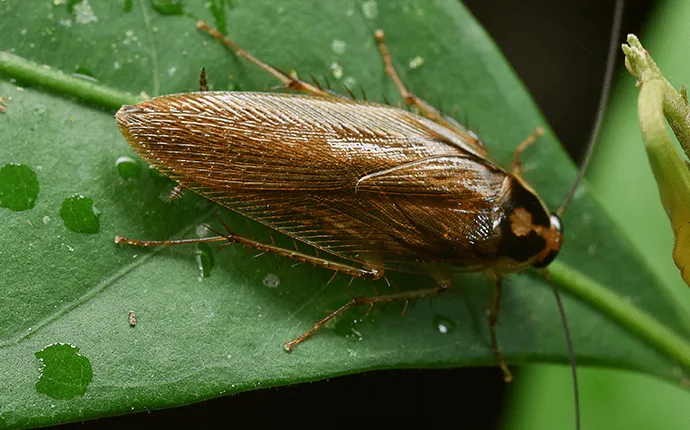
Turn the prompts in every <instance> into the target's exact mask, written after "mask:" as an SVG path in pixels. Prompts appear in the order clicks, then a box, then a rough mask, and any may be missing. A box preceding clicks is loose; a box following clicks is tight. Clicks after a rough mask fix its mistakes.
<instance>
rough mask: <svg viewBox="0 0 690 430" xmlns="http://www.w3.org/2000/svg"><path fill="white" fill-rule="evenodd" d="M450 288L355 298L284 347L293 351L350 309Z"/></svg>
mask: <svg viewBox="0 0 690 430" xmlns="http://www.w3.org/2000/svg"><path fill="white" fill-rule="evenodd" d="M449 288H450V285H449V284H445V283H444V284H439V285H437V286H436V287H435V288H426V289H423V290H415V291H405V292H401V293H394V294H386V295H382V296H371V297H364V296H356V297H353V298H352V300H350V301H349V302H347V303H345V304H344V305H342V306H341V307H340V308H338V309H336V310H335V311H333V312H331V313H330V314H328V315H327V316H326V317H325V318H323V319H322V320H321V321H319V322H317V323H316V324H314V327H312V328H311V329H309V330H307V331H306V332H304V333H302V334H301V335H299V336H298V337H296V338H294V339H292V340H291V341H289V342H285V344H284V345H283V347H284V348H285V350H286V351H292V350H293V348H294V347H295V346H296V345H297V344H298V343H301V342H304V341H305V340H307V339H308V338H309V337H311V336H312V335H313V334H314V333H316V331H317V330H319V329H320V328H321V327H323V326H324V325H325V324H326V323H328V321H330V320H332V319H334V318H336V317H337V316H339V315H340V314H342V313H344V312H345V311H347V310H348V309H350V308H354V307H356V306H362V305H368V306H369V310H371V308H372V307H373V306H374V305H377V304H382V303H391V302H397V301H400V300H403V301H406V302H407V301H409V300H414V299H422V298H425V297H433V296H437V295H439V294H441V293H442V292H444V291H447V290H448V289H449Z"/></svg>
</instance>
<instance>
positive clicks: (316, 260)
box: [115, 220, 384, 280]
mask: <svg viewBox="0 0 690 430" xmlns="http://www.w3.org/2000/svg"><path fill="white" fill-rule="evenodd" d="M221 223H222V224H223V226H224V227H225V229H226V230H227V233H226V234H220V233H218V232H217V231H216V233H218V236H211V237H200V238H195V239H172V240H137V239H128V238H125V237H122V236H120V235H117V236H116V237H115V243H116V244H118V245H119V244H127V245H133V246H143V247H146V248H148V247H152V246H171V245H184V244H190V243H210V242H225V243H224V244H223V245H229V244H231V243H239V244H240V245H245V246H248V247H250V248H253V249H256V250H258V251H261V252H262V253H267V252H270V253H273V254H277V255H281V256H283V257H288V258H291V259H293V260H297V261H298V263H310V264H313V265H314V266H318V267H323V268H325V269H330V270H335V271H337V272H340V273H345V274H347V275H351V276H353V277H356V278H368V279H374V280H376V279H380V278H381V277H382V276H383V273H384V271H383V269H381V268H378V267H374V266H368V267H363V268H359V267H355V266H350V265H348V264H345V263H341V262H338V261H331V260H328V259H325V258H320V257H315V256H313V255H309V254H305V253H303V252H299V251H293V250H291V249H287V248H281V247H279V246H276V245H268V244H265V243H261V242H259V241H257V240H253V239H247V238H246V237H242V236H240V235H237V234H235V233H233V232H232V231H231V230H230V229H229V227H228V226H227V224H225V223H224V222H223V221H222V220H221Z"/></svg>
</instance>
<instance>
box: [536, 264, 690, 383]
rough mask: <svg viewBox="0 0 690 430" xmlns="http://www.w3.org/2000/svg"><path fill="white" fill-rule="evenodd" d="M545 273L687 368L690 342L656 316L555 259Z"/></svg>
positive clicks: (688, 366) (689, 356) (689, 358)
mask: <svg viewBox="0 0 690 430" xmlns="http://www.w3.org/2000/svg"><path fill="white" fill-rule="evenodd" d="M549 273H551V276H552V277H553V279H554V281H555V282H557V283H558V284H559V285H560V286H561V288H563V289H564V290H567V291H568V292H570V293H572V294H573V295H576V296H578V297H580V298H582V299H584V300H585V301H586V302H588V303H590V304H592V305H593V306H594V307H596V308H597V309H600V310H602V311H603V312H605V313H606V315H607V316H608V317H610V318H611V319H612V320H614V321H617V322H618V323H619V324H620V325H622V326H623V327H625V328H627V329H629V330H630V331H632V332H633V333H635V334H636V335H638V336H639V337H640V338H641V339H642V340H644V341H646V342H647V343H648V344H650V345H652V346H654V347H655V348H656V349H657V350H659V351H661V353H662V354H663V355H664V356H665V357H668V358H670V359H672V360H674V361H676V362H677V363H678V364H680V365H681V366H682V367H683V368H685V369H686V370H687V371H690V343H688V341H687V340H686V339H684V338H683V337H681V336H680V335H678V334H677V333H675V332H674V331H673V330H671V329H669V328H668V327H666V326H665V325H664V324H662V323H661V322H660V321H659V320H657V319H656V318H654V317H652V316H651V315H649V314H648V313H647V312H645V311H643V310H642V309H640V308H638V307H637V306H635V305H633V304H631V303H630V302H628V301H626V300H624V299H623V298H622V297H621V296H619V295H617V294H616V293H614V292H613V291H611V290H610V289H607V288H606V287H604V286H603V285H602V284H600V283H599V282H597V281H595V280H594V279H591V278H589V277H587V276H585V275H583V274H582V273H581V272H578V271H576V270H573V269H572V268H571V267H569V266H566V265H565V264H563V263H561V262H559V261H554V262H553V263H551V265H550V266H549Z"/></svg>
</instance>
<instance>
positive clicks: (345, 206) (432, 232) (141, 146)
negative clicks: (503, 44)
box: [117, 92, 506, 270]
mask: <svg viewBox="0 0 690 430" xmlns="http://www.w3.org/2000/svg"><path fill="white" fill-rule="evenodd" d="M117 120H118V123H119V125H120V128H121V130H122V132H123V134H124V135H125V137H126V138H127V140H128V142H129V143H130V145H132V147H133V148H134V149H135V150H136V151H137V153H138V154H139V155H140V156H141V157H142V158H144V159H145V160H146V161H148V162H149V163H151V164H152V165H154V166H155V167H156V168H157V169H159V170H160V171H162V172H163V173H165V174H167V175H168V176H170V177H171V178H172V179H174V180H176V181H179V182H180V183H181V184H182V185H183V186H184V187H186V188H189V189H191V190H193V191H196V192H198V193H200V194H201V195H203V196H205V197H207V198H209V199H211V200H214V201H216V202H218V203H220V204H221V205H223V206H226V207H228V208H230V209H233V210H235V211H237V212H239V213H240V214H242V215H244V216H247V217H249V218H252V219H254V220H256V221H259V222H261V223H264V224H266V225H268V226H270V227H272V228H274V229H276V230H278V231H281V232H282V233H285V234H286V235H288V236H291V237H293V238H295V239H298V240H300V241H302V242H305V243H308V244H309V245H312V246H314V247H316V248H319V249H322V250H325V251H327V252H329V253H331V254H333V255H336V256H339V257H343V258H347V259H350V260H354V261H358V262H361V263H364V264H371V263H372V262H374V261H376V262H383V263H384V264H385V263H386V262H391V263H398V262H401V263H408V262H422V263H424V262H444V261H446V262H453V263H456V264H459V265H461V266H463V265H464V266H466V267H471V269H470V270H477V268H482V267H483V266H484V265H491V264H493V262H492V261H481V260H478V259H477V255H476V252H475V250H476V246H477V245H476V243H477V242H481V241H482V239H486V240H485V246H487V247H491V246H494V245H492V244H491V243H489V242H487V241H488V240H489V239H491V238H489V237H488V235H489V234H490V233H491V232H492V231H493V230H494V228H495V225H492V223H493V222H494V220H493V219H492V218H491V217H489V216H486V214H491V213H492V211H494V207H495V205H496V202H497V201H498V200H500V198H501V197H502V193H504V192H505V191H504V181H505V178H506V172H505V170H503V169H502V168H501V167H500V166H499V165H498V164H497V163H495V162H494V161H493V160H492V159H491V158H490V157H489V156H488V155H487V154H486V152H485V150H484V148H483V146H482V145H481V144H478V142H468V141H467V139H466V138H465V136H464V135H462V134H459V133H454V132H453V131H452V130H449V129H448V128H445V127H442V126H439V125H438V124H436V123H434V122H432V121H429V120H427V119H425V118H423V117H420V116H417V115H414V114H411V113H409V112H406V111H403V110H400V109H396V108H393V107H389V106H384V105H376V104H371V103H366V102H354V101H348V100H343V99H337V98H332V99H323V98H314V97H305V96H296V95H287V94H268V93H236V92H235V93H227V92H225V93H222V92H202V93H186V94H178V95H172V96H164V97H158V98H155V99H152V100H149V101H146V102H143V103H140V104H138V105H136V106H134V107H124V108H123V109H121V110H120V111H119V112H118V114H117ZM444 238H445V239H444ZM447 239H450V240H447ZM450 248H452V251H453V253H452V255H450V254H449V249H450Z"/></svg>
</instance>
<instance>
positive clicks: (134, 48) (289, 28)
mask: <svg viewBox="0 0 690 430" xmlns="http://www.w3.org/2000/svg"><path fill="white" fill-rule="evenodd" d="M29 3H31V4H29ZM56 3H57V5H55V4H56ZM62 3H63V2H46V3H44V4H42V5H41V6H40V7H37V6H36V4H35V3H33V2H23V1H19V0H6V1H4V2H2V3H0V13H2V16H3V17H4V18H5V19H3V20H2V21H0V34H2V35H3V37H2V38H1V39H0V50H5V51H9V52H10V53H12V54H15V55H18V56H20V57H23V58H25V59H27V60H30V61H33V62H36V63H40V64H46V65H49V66H50V67H51V68H52V70H53V72H55V71H62V72H64V73H65V74H66V75H59V74H51V73H53V72H49V71H46V70H45V69H36V68H32V67H31V65H30V64H26V63H24V62H20V63H17V64H18V65H17V64H14V66H12V67H10V65H9V63H10V62H11V61H10V60H8V59H9V58H11V57H10V56H9V55H5V56H3V57H0V68H2V70H5V73H6V77H5V78H4V80H1V81H0V96H6V97H8V102H7V112H6V113H5V114H0V129H2V130H3V139H4V141H5V142H6V143H5V144H4V145H2V146H0V168H2V166H4V165H6V164H10V163H14V164H21V165H24V166H27V167H28V168H29V169H31V171H33V172H34V173H35V175H36V178H37V181H38V183H39V185H40V192H39V193H38V196H37V198H36V200H35V205H34V207H33V208H31V209H26V210H22V211H16V210H11V209H9V208H0V211H2V212H0V214H2V216H1V217H0V223H1V224H0V227H2V228H1V229H0V231H2V233H0V255H1V256H2V258H3V265H2V267H3V269H5V270H4V271H3V273H2V277H0V295H1V296H2V297H3V300H2V301H1V302H0V423H1V424H3V425H6V426H10V427H19V426H37V425H46V424H54V423H58V422H65V421H75V420H83V419H87V418H93V417H97V416H104V415H114V414H121V413H126V412H131V411H137V410H145V409H152V408H163V407H168V406H174V405H181V404H185V403H191V402H196V401H200V400H203V399H207V398H211V397H216V396H219V395H223V394H229V393H234V392H239V391H245V390H250V389H254V388H259V387H266V386H271V385H280V384H287V383H296V382H300V381H308V380H314V379H319V378H325V377H329V376H334V375H340V374H346V373H353V372H359V371H363V370H369V369H379V368H391V367H411V366H414V367H434V366H444V367H446V366H463V365H478V364H482V365H494V364H495V362H494V358H493V355H492V354H491V351H490V348H489V340H488V327H487V324H486V313H485V307H486V306H487V305H488V304H489V302H490V297H491V293H492V285H491V283H490V282H489V281H488V280H487V279H485V278H484V277H483V276H480V275H466V276H457V277H456V278H454V286H455V288H454V289H453V291H451V292H449V293H447V294H446V295H445V296H443V297H441V298H439V299H438V300H434V301H433V302H432V303H429V302H428V301H423V302H419V303H413V304H411V306H410V309H408V311H407V314H406V316H405V317H404V318H401V317H400V313H401V311H402V304H397V305H396V304H392V305H386V306H380V307H377V308H374V310H373V311H372V313H371V314H370V315H369V316H368V317H367V318H362V317H363V312H364V310H362V312H352V313H351V314H349V315H345V316H344V317H343V318H341V319H340V320H339V321H338V322H337V323H336V324H334V325H333V326H332V327H328V328H325V329H323V330H322V331H321V332H319V333H317V335H315V336H314V337H313V338H311V339H309V340H308V341H307V342H305V343H304V344H302V345H299V346H298V347H297V348H296V350H295V351H294V352H293V353H292V354H287V353H285V352H284V351H283V349H282V343H283V342H284V341H286V340H289V339H291V338H293V337H295V336H296V335H299V334H300V333H302V332H303V331H305V330H306V329H308V328H310V327H311V326H312V324H313V323H314V322H316V321H317V320H318V319H320V318H322V317H323V316H324V315H325V314H326V313H327V312H329V311H332V310H334V309H335V308H337V307H338V306H339V305H341V304H342V303H344V302H345V301H347V300H348V295H347V292H346V291H347V290H348V282H349V279H345V278H344V277H343V278H341V277H337V278H336V279H335V281H334V282H332V283H331V284H328V280H329V278H330V276H331V273H330V272H328V271H325V270H322V269H318V268H314V267H311V266H298V267H292V266H293V262H292V261H286V260H285V259H282V258H278V257H275V256H271V255H267V256H262V257H261V258H254V255H253V253H251V252H248V251H246V250H243V249H241V248H237V247H232V246H230V247H226V248H225V249H224V250H223V251H222V252H216V250H215V249H213V248H212V249H211V253H212V257H210V254H209V250H208V249H198V248H196V247H191V249H190V248H184V247H179V248H177V249H156V250H142V249H136V248H117V247H116V246H115V245H114V244H113V242H112V240H113V238H114V237H115V235H117V234H122V235H126V236H128V237H134V238H142V239H162V238H167V237H172V236H186V237H193V236H194V234H195V233H196V232H197V231H198V232H199V233H203V231H199V230H203V228H200V225H201V224H203V223H205V222H208V221H209V220H211V219H212V217H211V213H212V212H214V211H215V210H216V208H215V207H214V206H212V205H211V204H209V203H208V202H206V201H205V200H203V199H201V198H198V197H196V196H193V195H185V196H183V197H182V198H181V199H179V200H177V201H175V202H174V203H168V202H167V194H168V192H169V190H170V188H171V186H172V184H171V183H170V182H169V181H167V180H166V179H162V178H161V177H160V176H159V175H158V174H156V173H155V172H154V171H151V170H150V169H148V168H147V167H146V166H145V165H143V162H142V161H141V160H138V159H137V158H136V156H135V155H134V154H133V152H132V151H131V150H130V149H129V147H128V146H127V145H126V143H125V141H124V138H122V136H121V135H120V133H119V131H118V129H117V127H116V125H115V121H114V119H113V118H112V113H113V111H114V109H116V107H117V106H113V101H116V100H132V99H133V97H131V96H127V95H126V94H121V93H127V92H128V93H131V94H140V93H141V92H145V93H146V94H148V95H158V94H167V93H174V92H184V91H190V90H195V89H197V88H198V72H199V69H200V68H201V67H202V66H205V67H206V70H207V73H208V76H209V81H210V84H211V86H212V89H215V90H226V89H233V90H237V89H240V90H261V89H265V88H270V87H272V86H274V85H275V84H276V82H275V81H274V80H272V79H271V77H270V76H268V75H266V74H264V73H262V72H261V71H259V70H257V69H256V68H254V67H252V66H251V65H248V64H246V63H245V62H243V61H241V60H239V59H237V58H236V57H234V56H233V55H230V54H228V53H227V52H226V51H225V49H224V48H223V47H222V46H220V45H219V44H217V43H216V42H215V41H213V40H211V39H210V38H208V37H207V36H206V35H204V34H199V33H197V32H196V31H195V29H194V25H195V21H196V19H197V18H202V19H205V20H207V21H209V22H211V23H212V24H215V25H220V26H221V28H220V30H221V31H224V32H225V33H227V34H229V35H230V36H232V37H233V39H234V40H235V41H236V42H237V43H238V44H239V45H240V46H242V47H244V48H246V49H247V50H249V51H251V52H253V53H255V54H257V55H258V56H259V57H260V58H264V59H266V60H267V61H268V62H269V63H271V64H273V65H275V66H276V67H278V68H280V69H284V70H291V69H293V68H294V69H296V70H297V71H298V72H300V73H301V74H302V75H303V76H308V75H309V74H310V73H311V74H312V75H314V76H315V77H316V78H317V79H318V80H319V81H321V82H324V79H325V78H328V80H329V81H331V82H333V83H335V84H336V89H338V88H339V85H340V84H341V83H345V84H347V85H348V86H349V87H353V86H354V87H355V88H357V87H359V86H361V87H362V88H364V89H365V90H366V93H367V94H368V96H369V98H373V97H377V98H378V99H381V97H382V96H383V95H385V96H386V97H387V98H388V99H390V100H397V94H396V92H395V88H394V86H393V85H392V83H391V82H390V81H389V79H387V77H386V75H385V73H384V71H383V68H382V65H381V61H380V58H379V56H378V53H377V50H376V46H375V44H374V41H373V37H372V34H373V30H374V29H376V28H383V29H385V30H386V32H387V41H388V45H389V48H390V50H391V54H392V55H393V57H394V62H395V64H396V66H397V67H398V68H399V71H400V73H401V75H402V78H403V79H404V80H405V82H406V83H407V84H408V86H409V87H410V88H411V89H412V90H414V91H415V92H417V93H418V94H420V95H423V96H424V97H425V98H427V99H428V100H429V101H430V102H431V103H433V104H436V105H438V104H439V102H440V104H442V105H443V106H445V107H447V109H448V110H450V107H451V106H453V105H457V107H458V112H459V113H458V114H457V116H458V118H463V117H464V116H465V114H467V115H468V116H469V118H470V119H471V122H470V124H469V125H470V126H472V127H474V128H478V129H479V130H481V135H482V138H483V139H484V140H485V142H486V143H487V145H488V147H490V148H493V149H495V154H496V157H497V158H498V159H500V160H502V161H506V162H508V161H509V160H510V157H511V154H512V150H513V149H514V148H515V147H516V146H517V144H518V143H519V142H520V141H521V140H522V139H524V138H525V137H526V136H528V135H529V134H530V133H531V132H532V131H533V130H534V129H535V128H536V127H538V126H544V125H545V121H544V119H543V118H542V117H541V115H540V114H539V112H538V110H537V108H536V107H535V105H534V103H533V102H532V101H531V99H530V98H529V95H528V94H527V93H526V91H525V89H524V87H523V86H522V84H520V82H519V81H518V80H517V79H516V77H515V75H514V73H513V71H512V70H511V69H510V67H509V66H508V65H507V64H506V62H505V60H504V59H503V58H502V57H501V55H500V54H499V53H498V51H497V50H496V48H495V46H494V44H493V43H492V42H491V41H490V39H489V38H488V37H487V35H486V34H485V33H484V31H483V30H482V29H481V28H479V27H478V25H477V24H476V22H475V21H474V20H473V19H472V17H471V16H470V15H469V14H468V12H467V11H466V10H465V9H464V8H463V7H462V5H460V4H459V3H458V2H455V1H451V0H441V1H438V2H433V3H432V2H428V3H427V2H406V3H402V7H401V6H400V5H401V4H400V3H397V2H384V1H379V2H374V1H371V0H369V1H364V2H319V1H313V2H306V1H302V0H291V1H284V2H280V3H279V5H278V4H276V2H273V1H270V0H262V1H257V0H253V1H251V2H249V1H239V0H238V1H234V2H232V3H230V2H221V1H212V2H210V3H209V4H210V5H212V6H213V7H210V8H208V9H207V8H206V7H205V2H202V1H188V2H171V3H175V4H177V3H179V4H180V5H181V8H182V12H181V13H180V14H176V13H177V9H176V8H172V9H170V8H163V9H161V7H160V4H161V3H165V2H154V3H157V6H156V8H154V7H152V6H151V3H149V2H144V1H141V0H140V1H134V2H127V1H125V2H98V3H96V2H92V3H88V2H86V1H82V2H80V3H74V2H69V5H67V4H62ZM64 3H67V2H64ZM73 3H74V4H73ZM161 11H162V12H163V13H161ZM171 11H172V12H171ZM223 23H226V24H223ZM221 24H222V25H221ZM420 59H421V60H422V61H421V62H420ZM420 64H421V65H420ZM15 66H16V67H15ZM73 72H75V73H79V76H83V75H89V76H90V78H89V79H92V80H93V79H96V80H97V81H98V85H93V84H92V83H91V82H90V81H84V82H81V81H78V80H73V79H70V78H69V77H68V75H69V74H71V73H73ZM79 76H77V78H79V79H82V78H81V77H79ZM44 78H45V79H44ZM48 78H50V79H48ZM80 83H84V84H85V85H80ZM39 84H40V85H39ZM353 84H354V85H353ZM84 88H90V90H89V91H86V92H85V91H84ZM79 100H82V101H86V103H82V102H80V101H79ZM128 103H129V102H128ZM108 109H111V111H108ZM122 157H127V158H128V159H130V160H134V161H133V162H134V163H136V164H135V166H136V167H134V166H132V165H131V162H132V161H126V162H127V163H130V164H129V165H127V166H122V163H123V158H122ZM125 160H126V159H125ZM523 160H524V162H525V168H526V169H528V170H529V173H528V175H527V176H528V179H529V180H530V181H531V183H532V184H533V185H534V187H535V189H536V190H537V191H538V192H539V194H540V195H541V196H542V198H543V199H544V200H545V202H546V203H547V205H548V206H549V207H551V208H554V209H555V208H557V207H558V206H559V204H560V202H561V200H562V198H563V197H564V196H565V195H566V193H567V191H568V188H569V187H570V184H571V183H572V181H573V179H574V177H575V168H574V166H573V165H572V163H571V162H570V161H569V160H568V157H567V156H566V155H565V153H564V152H563V151H562V150H561V149H560V146H559V145H558V144H557V142H556V140H555V139H554V137H553V133H549V135H548V137H546V138H543V139H541V140H540V141H539V142H538V144H537V145H535V147H534V149H532V150H530V151H529V153H528V154H525V156H524V157H523ZM75 195H77V196H83V198H86V199H90V201H91V202H93V203H89V205H86V206H88V209H93V208H94V207H95V208H97V212H95V211H92V212H91V214H92V215H93V217H95V218H96V219H95V222H96V223H97V224H98V231H97V232H94V231H93V230H94V229H93V228H88V229H86V230H88V231H87V232H82V233H79V232H76V231H75V229H70V227H69V224H70V222H75V221H76V222H77V224H79V223H80V222H82V221H80V220H89V221H88V222H89V224H88V225H89V226H91V227H93V224H91V223H93V222H94V219H93V217H86V218H80V217H79V216H76V217H72V218H71V221H67V220H63V219H62V218H61V208H62V207H63V205H64V204H65V203H64V202H65V201H66V200H68V199H73V196H75ZM81 206H82V208H83V206H84V205H81ZM223 218H224V219H226V220H227V221H228V222H229V223H230V225H232V226H233V229H235V230H237V231H239V232H242V233H244V234H247V235H255V236H256V237H257V238H261V239H264V240H270V239H269V238H268V236H267V232H266V230H265V229H262V228H260V227H258V226H254V225H252V224H250V223H249V222H248V221H246V220H244V219H242V218H241V217H238V216H234V215H230V214H226V213H224V212H223ZM83 222H86V221H83ZM564 223H565V226H566V243H565V246H564V249H563V251H562V255H561V256H560V258H559V260H558V262H557V263H556V264H554V265H553V266H552V272H553V275H554V278H555V279H556V280H557V281H558V283H559V285H560V286H561V288H562V289H564V290H565V292H566V294H565V307H566V311H567V313H568V317H569V321H570V326H571V330H572V335H573V342H574V344H575V348H576V353H577V356H578V360H579V361H580V363H582V364H596V365H600V366H615V367H620V368H626V369H632V370H636V371H641V372H646V373H649V374H653V375H657V376H660V377H663V378H666V379H668V380H671V381H676V382H679V381H681V380H683V378H684V375H685V373H686V372H687V371H688V370H690V362H689V361H688V360H689V359H688V357H690V354H689V353H688V351H689V348H690V346H689V345H688V342H687V337H688V333H689V331H690V327H689V326H688V315H687V314H686V313H684V312H683V311H682V308H680V307H678V306H677V305H676V304H675V303H674V301H673V300H672V298H671V297H670V296H669V295H668V294H667V291H666V288H665V287H664V285H663V284H662V282H661V281H659V280H658V279H657V278H656V277H655V276H654V274H653V273H652V272H651V271H650V270H649V269H648V268H647V266H646V263H645V262H644V261H642V260H640V258H639V257H638V256H637V254H636V252H635V251H634V250H633V248H632V247H631V246H630V244H629V243H628V241H627V239H626V238H625V237H623V236H622V235H621V234H619V233H618V227H617V226H616V225H615V224H614V223H613V222H612V221H611V220H610V219H609V218H608V217H607V215H606V213H605V212H604V211H603V210H602V209H601V208H600V207H599V206H598V205H597V203H596V202H595V201H594V200H593V199H592V198H591V196H589V195H588V193H587V191H586V190H585V189H584V188H583V189H582V190H580V192H578V194H577V196H576V198H575V200H574V202H573V204H572V205H571V207H570V208H569V211H568V212H567V213H566V216H565V217H564ZM76 230H77V231H85V230H83V229H80V228H77V229H76ZM210 266H212V267H210ZM390 281H391V283H392V284H393V285H394V286H395V287H396V288H399V289H405V288H419V287H424V286H431V285H433V281H432V280H431V279H429V278H426V277H421V276H420V277H410V276H408V275H404V276H401V275H399V274H391V275H390ZM371 284H372V283H370V282H366V281H355V282H354V283H353V284H352V286H351V287H349V289H350V290H352V291H354V292H355V293H359V294H372V289H371V286H372V285H371ZM276 285H277V286H276ZM374 286H375V288H376V289H377V290H379V291H381V292H386V291H390V289H389V288H388V287H387V286H386V284H385V282H378V283H375V284H374ZM129 311H134V312H135V314H136V319H137V324H136V326H134V327H132V326H130V325H129V317H128V312H129ZM498 336H499V342H500V345H501V350H502V352H503V354H504V355H505V356H506V358H507V360H508V361H509V362H510V363H513V364H523V363H532V362H556V363H565V362H566V361H567V354H566V348H565V341H564V340H563V329H562V327H561V325H560V322H559V317H558V314H557V311H556V307H555V304H554V301H553V297H552V294H551V292H550V289H549V287H548V285H547V284H546V283H545V282H544V281H543V279H541V277H540V276H539V275H538V274H536V273H531V272H529V273H525V274H522V275H510V276H508V277H507V278H506V283H505V287H504V300H503V303H502V313H501V315H500V322H499V327H498ZM53 344H67V345H72V346H73V347H74V348H79V357H82V358H84V359H86V360H88V362H89V363H90V367H91V368H92V369H93V379H92V381H91V382H90V383H89V384H88V386H87V387H86V390H85V392H84V394H83V395H77V396H76V397H74V398H72V399H56V398H54V397H51V396H50V395H49V394H46V393H45V390H44V391H37V381H38V380H39V379H38V378H39V376H40V374H41V373H40V372H41V365H40V363H39V361H38V360H37V358H36V356H35V354H36V353H37V352H39V351H42V350H43V349H44V348H45V347H46V346H48V345H53ZM564 389H567V390H569V388H564Z"/></svg>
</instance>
